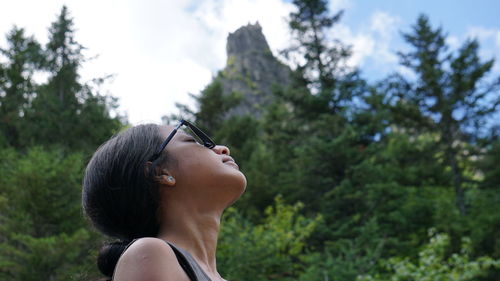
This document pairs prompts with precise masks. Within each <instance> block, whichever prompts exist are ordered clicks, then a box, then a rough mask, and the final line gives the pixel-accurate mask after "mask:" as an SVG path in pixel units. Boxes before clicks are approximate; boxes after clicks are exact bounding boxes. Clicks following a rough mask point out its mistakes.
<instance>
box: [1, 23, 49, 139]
mask: <svg viewBox="0 0 500 281" xmlns="http://www.w3.org/2000/svg"><path fill="white" fill-rule="evenodd" d="M7 44H8V46H7V48H0V54H1V55H2V56H3V57H4V58H5V60H6V62H5V63H3V64H0V134H1V137H0V139H3V141H0V145H1V144H3V143H4V144H6V145H10V146H14V147H21V146H22V143H23V142H24V140H23V139H22V138H21V135H22V131H23V128H24V125H25V124H24V123H25V119H26V112H27V110H29V108H30V105H31V101H32V100H33V98H34V96H35V90H36V84H35V82H34V81H33V74H34V73H35V72H36V71H37V70H39V69H40V67H41V63H42V61H43V56H42V54H41V52H42V50H41V47H40V45H39V44H38V42H37V41H36V40H35V39H34V38H33V37H27V36H26V35H25V31H24V29H22V28H18V27H14V28H13V29H12V30H11V31H10V32H9V33H8V35H7Z"/></svg>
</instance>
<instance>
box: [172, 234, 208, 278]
mask: <svg viewBox="0 0 500 281" xmlns="http://www.w3.org/2000/svg"><path fill="white" fill-rule="evenodd" d="M165 242H166V243H167V244H168V245H170V247H172V250H173V251H174V253H175V256H176V257H177V260H178V261H179V264H180V265H181V267H182V269H184V271H185V272H186V274H187V275H188V276H189V279H190V280H191V281H211V279H210V278H209V277H208V275H207V274H206V273H205V271H203V269H202V268H201V266H200V265H199V264H198V262H196V260H195V259H194V258H193V256H192V255H191V254H190V253H189V252H188V251H186V250H184V249H182V248H180V247H179V246H176V245H174V244H172V243H171V242H168V241H165Z"/></svg>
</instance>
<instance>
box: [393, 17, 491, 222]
mask: <svg viewBox="0 0 500 281" xmlns="http://www.w3.org/2000/svg"><path fill="white" fill-rule="evenodd" d="M445 38H446V36H445V35H444V34H443V31H442V30H441V28H436V29H433V28H432V27H431V25H430V23H429V20H428V18H427V17H426V16H424V15H421V16H420V17H419V18H418V20H417V23H416V24H415V25H414V26H413V30H412V32H411V33H405V34H404V39H405V40H406V41H407V42H408V43H409V44H410V45H411V46H412V47H413V49H412V50H411V51H409V52H407V53H400V57H401V64H402V65H403V66H405V67H407V68H409V69H411V70H412V71H413V72H414V73H415V74H416V77H417V78H416V80H414V81H412V80H411V79H407V78H405V77H402V76H396V77H394V78H393V79H392V81H391V83H392V85H393V87H391V88H390V90H391V95H392V96H393V97H395V98H396V99H397V100H398V106H399V107H398V108H395V110H394V112H395V113H396V117H397V118H398V119H399V120H401V121H402V122H404V123H405V127H409V128H414V129H416V130H418V131H419V132H434V133H437V134H438V135H439V142H438V145H439V147H440V148H441V149H442V151H443V152H444V161H445V163H446V164H447V165H448V166H449V167H450V169H451V177H452V185H453V186H454V189H455V194H456V206H457V208H458V210H459V211H460V213H461V214H462V215H465V214H466V201H467V200H466V198H465V196H466V194H465V186H466V183H467V182H469V181H470V180H471V179H470V178H468V177H467V175H466V174H465V173H464V166H463V164H461V163H464V161H468V160H469V159H471V156H472V155H479V154H480V153H481V146H482V145H483V144H486V143H488V142H489V141H488V139H487V134H485V132H487V131H488V130H487V126H486V125H487V122H488V121H489V120H491V119H489V118H490V117H491V116H492V114H494V113H495V112H496V110H497V108H498V106H499V105H500V98H499V97H498V91H499V90H500V77H497V78H494V79H493V80H491V79H488V74H490V73H491V70H492V67H493V63H494V61H493V60H492V59H491V60H487V61H481V59H480V57H479V55H478V52H479V44H478V43H477V41H476V40H467V41H466V42H465V43H464V44H463V45H462V46H461V47H460V48H459V50H457V52H456V53H453V52H449V51H448V46H447V45H446V40H445Z"/></svg>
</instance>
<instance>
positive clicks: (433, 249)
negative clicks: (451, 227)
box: [357, 230, 500, 281]
mask: <svg viewBox="0 0 500 281" xmlns="http://www.w3.org/2000/svg"><path fill="white" fill-rule="evenodd" d="M430 236H431V238H430V241H429V243H428V244H427V245H425V246H424V247H423V249H422V250H421V251H420V252H419V256H418V259H417V260H416V261H412V260H410V259H408V258H391V259H388V260H384V261H382V262H381V264H382V265H383V266H384V267H385V268H387V270H388V271H389V273H388V274H387V276H384V275H375V276H372V275H364V276H359V277H358V278H357V280H358V281H377V280H391V281H405V280H419V281H420V280H421V281H427V280H428V281H431V280H432V281H434V280H438V281H440V280H443V281H445V280H446V281H448V280H456V281H467V280H477V277H480V276H485V275H486V274H487V269H489V268H492V267H495V268H500V260H494V259H492V258H490V257H478V258H472V257H471V241H470V239H468V238H465V237H464V238H462V247H461V250H460V252H459V253H452V254H451V255H450V254H449V253H448V250H449V245H450V238H449V236H448V235H446V234H435V233H434V231H433V230H431V231H430Z"/></svg>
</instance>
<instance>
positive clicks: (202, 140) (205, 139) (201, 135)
mask: <svg viewBox="0 0 500 281" xmlns="http://www.w3.org/2000/svg"><path fill="white" fill-rule="evenodd" d="M182 125H186V126H187V127H188V128H189V129H191V131H193V133H194V134H195V135H196V136H197V137H198V138H199V139H200V144H202V145H204V146H205V147H207V148H214V147H215V142H214V141H213V140H211V139H210V138H209V137H208V136H207V134H205V133H204V132H202V131H201V130H200V129H198V128H197V127H196V126H195V125H193V124H191V123H189V122H188V121H186V120H184V119H182V120H181V121H180V123H179V125H177V126H176V127H175V128H174V130H173V131H172V132H171V133H170V135H168V137H167V139H166V140H165V141H164V142H163V143H162V144H161V146H160V148H159V149H158V151H157V152H156V153H155V154H153V156H151V158H149V161H151V162H153V161H155V160H156V159H158V158H159V157H160V155H161V153H162V151H163V150H164V149H165V147H166V146H167V144H168V143H169V142H170V140H171V139H172V138H173V137H174V135H175V133H177V130H179V128H180V127H181V126H182Z"/></svg>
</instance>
